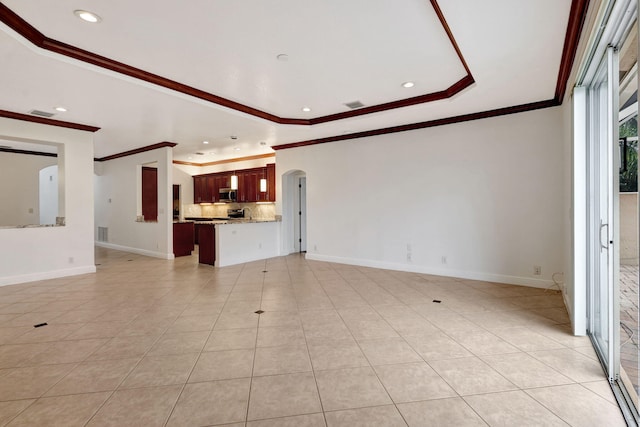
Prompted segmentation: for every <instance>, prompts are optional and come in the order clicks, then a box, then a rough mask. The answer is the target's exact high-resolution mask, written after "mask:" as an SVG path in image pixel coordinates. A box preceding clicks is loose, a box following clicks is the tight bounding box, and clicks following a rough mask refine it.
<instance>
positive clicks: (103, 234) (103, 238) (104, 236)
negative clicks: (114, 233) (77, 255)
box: [98, 227, 109, 242]
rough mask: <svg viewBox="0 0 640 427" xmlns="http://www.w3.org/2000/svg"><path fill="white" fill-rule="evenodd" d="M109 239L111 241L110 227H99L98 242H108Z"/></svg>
mask: <svg viewBox="0 0 640 427" xmlns="http://www.w3.org/2000/svg"><path fill="white" fill-rule="evenodd" d="M108 241H109V228H108V227H98V242H108Z"/></svg>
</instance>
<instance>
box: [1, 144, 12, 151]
mask: <svg viewBox="0 0 640 427" xmlns="http://www.w3.org/2000/svg"><path fill="white" fill-rule="evenodd" d="M10 148H11V147H10V146H8V145H0V150H7V149H10Z"/></svg>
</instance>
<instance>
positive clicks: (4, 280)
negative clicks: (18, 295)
mask: <svg viewBox="0 0 640 427" xmlns="http://www.w3.org/2000/svg"><path fill="white" fill-rule="evenodd" d="M95 272H96V266H95V265H87V266H84V267H74V268H65V269H62V270H53V271H44V272H40V273H28V274H20V275H17V276H8V277H0V286H7V285H17V284H18V283H27V282H35V281H38V280H48V279H58V278H60V277H67V276H77V275H79V274H89V273H95Z"/></svg>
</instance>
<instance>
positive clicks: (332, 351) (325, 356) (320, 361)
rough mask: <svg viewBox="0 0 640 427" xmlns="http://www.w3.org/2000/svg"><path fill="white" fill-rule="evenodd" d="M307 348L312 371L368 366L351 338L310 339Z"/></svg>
mask: <svg viewBox="0 0 640 427" xmlns="http://www.w3.org/2000/svg"><path fill="white" fill-rule="evenodd" d="M308 346H309V355H310V356H311V363H312V364H313V369H314V370H325V369H340V368H355V367H359V366H369V362H368V361H367V358H366V357H365V356H364V354H363V353H362V351H361V350H360V347H359V346H358V344H357V343H356V341H355V340H353V339H352V338H348V339H337V340H335V339H310V340H308Z"/></svg>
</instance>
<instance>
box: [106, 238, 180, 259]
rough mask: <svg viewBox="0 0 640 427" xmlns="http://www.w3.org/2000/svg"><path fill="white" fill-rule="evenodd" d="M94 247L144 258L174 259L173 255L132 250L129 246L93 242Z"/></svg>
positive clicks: (137, 249)
mask: <svg viewBox="0 0 640 427" xmlns="http://www.w3.org/2000/svg"><path fill="white" fill-rule="evenodd" d="M95 245H96V246H100V247H101V248H107V249H115V250H117V251H123V252H130V253H132V254H138V255H145V256H150V257H153V258H161V259H174V258H175V255H173V254H166V253H164V252H155V251H148V250H146V249H140V248H132V247H130V246H121V245H116V244H113V243H107V242H98V241H96V242H95Z"/></svg>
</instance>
